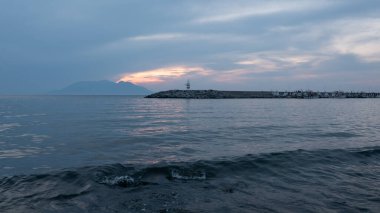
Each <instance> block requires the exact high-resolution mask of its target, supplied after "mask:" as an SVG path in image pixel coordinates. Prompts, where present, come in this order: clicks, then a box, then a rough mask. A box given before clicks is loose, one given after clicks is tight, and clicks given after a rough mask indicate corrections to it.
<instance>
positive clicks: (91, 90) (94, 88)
mask: <svg viewBox="0 0 380 213" xmlns="http://www.w3.org/2000/svg"><path fill="white" fill-rule="evenodd" d="M151 93H152V91H150V90H148V89H146V88H144V87H141V86H138V85H135V84H132V83H130V82H119V83H115V82H112V81H106V80H103V81H82V82H77V83H74V84H71V85H69V86H67V87H65V88H63V89H60V90H56V91H53V92H51V93H50V94H55V95H147V94H151Z"/></svg>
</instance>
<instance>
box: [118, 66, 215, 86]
mask: <svg viewBox="0 0 380 213" xmlns="http://www.w3.org/2000/svg"><path fill="white" fill-rule="evenodd" d="M209 74H210V70H207V69H205V68H202V67H189V66H171V67H163V68H158V69H152V70H146V71H139V72H132V73H125V74H123V75H121V77H119V80H117V82H121V81H128V82H132V83H135V84H155V83H161V82H164V81H169V80H174V79H178V78H181V77H186V76H191V75H203V76H206V75H209Z"/></svg>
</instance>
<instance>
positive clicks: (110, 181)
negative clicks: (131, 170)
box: [101, 175, 135, 185]
mask: <svg viewBox="0 0 380 213" xmlns="http://www.w3.org/2000/svg"><path fill="white" fill-rule="evenodd" d="M101 183H104V184H107V185H133V184H134V183H135V179H133V177H131V176H128V175H125V176H117V177H112V178H110V177H106V178H105V179H104V180H103V181H102V182H101Z"/></svg>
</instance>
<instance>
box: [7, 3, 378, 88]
mask: <svg viewBox="0 0 380 213" xmlns="http://www.w3.org/2000/svg"><path fill="white" fill-rule="evenodd" d="M379 8H380V1H378V0H366V1H362V0H319V1H315V0H284V1H277V0H234V1H230V0H228V1H227V0H208V1H204V0H107V1H104V0H65V1H55V0H34V1H33V2H31V1H28V0H0V94H39V93H44V92H49V91H52V90H56V89H60V88H62V87H65V86H67V85H69V84H71V83H74V82H78V81H95V80H111V81H115V82H119V81H130V82H133V83H136V84H139V85H142V86H145V87H146V88H148V89H150V90H153V91H160V90H168V89H184V88H185V83H186V81H187V80H188V79H189V80H190V82H191V86H192V89H219V90H298V89H303V90H306V89H311V90H320V91H326V90H328V91H333V90H348V91H380V9H379Z"/></svg>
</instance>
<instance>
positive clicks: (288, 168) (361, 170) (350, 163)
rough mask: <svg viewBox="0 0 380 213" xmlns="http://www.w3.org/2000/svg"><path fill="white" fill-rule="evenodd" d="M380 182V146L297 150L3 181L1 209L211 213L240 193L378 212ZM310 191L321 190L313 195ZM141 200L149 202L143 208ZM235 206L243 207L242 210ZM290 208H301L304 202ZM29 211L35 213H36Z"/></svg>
mask: <svg viewBox="0 0 380 213" xmlns="http://www.w3.org/2000/svg"><path fill="white" fill-rule="evenodd" d="M379 178H380V147H368V148H360V149H346V150H316V151H306V150H296V151H287V152H278V153H267V154H259V155H246V156H241V157H234V158H227V157H226V158H220V159H216V160H212V161H197V162H182V163H159V164H156V165H153V166H152V165H150V166H144V165H128V164H127V165H122V164H112V165H101V166H88V167H82V168H76V169H65V170H59V171H55V172H51V173H48V174H33V175H17V176H11V177H3V178H1V179H0V210H2V211H3V212H7V211H9V212H17V211H20V212H23V211H24V210H26V209H28V208H30V207H31V206H34V207H36V209H35V210H36V212H38V211H39V210H41V211H42V212H43V211H44V210H46V211H47V212H50V211H57V212H59V211H62V212H64V211H70V212H76V211H78V212H80V211H84V210H85V211H90V212H91V211H94V212H96V211H104V210H105V209H102V208H103V207H104V206H114V207H115V209H119V208H120V209H119V210H120V211H121V209H123V208H122V206H123V205H125V203H126V202H127V203H131V202H132V203H133V202H135V204H136V205H135V206H133V205H132V204H130V205H132V207H131V206H129V204H128V206H129V207H128V208H129V209H130V211H131V212H134V211H138V210H141V209H139V208H146V209H149V208H150V210H155V211H156V210H157V209H155V208H156V207H155V206H160V208H161V207H162V205H163V204H162V203H161V201H160V200H165V202H169V201H170V202H172V201H173V200H175V204H172V203H166V205H167V206H168V209H172V210H173V209H177V210H178V208H182V207H184V206H188V207H189V205H190V204H186V203H187V200H194V199H195V198H197V199H198V198H199V199H200V198H202V199H203V198H204V199H205V200H210V202H211V203H213V204H215V205H211V204H210V205H209V210H213V211H214V210H216V209H215V208H216V206H217V203H218V202H219V201H218V199H219V200H220V199H221V200H224V199H228V202H227V201H226V202H227V203H230V204H231V202H238V201H231V200H230V199H231V198H230V197H226V196H227V195H225V194H239V196H241V197H240V198H239V199H240V201H239V202H242V203H244V206H245V207H246V208H247V209H250V210H260V211H264V210H265V209H266V208H267V209H272V210H276V209H277V210H279V209H278V208H280V207H281V206H282V207H284V206H286V204H285V203H286V202H287V201H289V200H288V199H289V198H288V197H286V196H290V197H292V199H295V200H298V201H299V202H301V201H302V202H303V207H304V208H306V207H307V204H313V205H314V204H315V205H317V203H318V202H319V205H320V210H327V209H330V210H331V209H332V208H333V207H334V208H335V207H342V208H343V209H344V207H347V208H348V207H352V208H354V207H355V205H358V206H361V205H364V204H365V205H366V207H363V208H366V209H367V210H369V211H371V210H372V209H374V208H375V207H379V205H378V202H379V200H378V199H376V198H378V195H380V191H379V190H380V189H379V187H377V186H378V184H377V182H378V179H379ZM376 180H377V181H376ZM335 184H345V187H347V188H338V189H337V188H334V187H337V186H335ZM305 187H311V188H313V189H312V190H310V191H309V190H308V189H307V188H305ZM125 190H126V191H125ZM271 190H272V191H273V192H272V191H271ZM334 190H337V192H336V191H334ZM339 190H340V191H339ZM362 190H367V191H362ZM275 192H276V193H275ZM173 193H174V194H173ZM214 193H219V194H218V196H217V197H218V198H217V197H216V195H215V197H212V196H211V197H208V196H209V195H213V194H214ZM220 193H222V194H220ZM278 193H279V194H278ZM180 195H181V196H182V197H180ZM254 195H255V196H257V195H260V196H259V197H257V198H256V199H257V201H252V196H254ZM338 195H339V196H338ZM155 196H161V197H158V198H157V197H155ZM271 196H276V199H278V200H277V201H276V202H277V203H278V204H277V205H278V206H277V207H276V206H271V205H269V203H268V205H264V204H265V203H266V201H267V200H272V201H273V198H272V197H271ZM334 196H336V197H334ZM136 197H140V198H139V199H141V200H138V201H136V200H135V199H137V198H136ZM250 199H251V201H249V200H250ZM265 199H267V200H265ZM345 199H351V203H340V204H339V203H331V201H334V202H340V201H342V200H345ZM133 200H135V201H133ZM248 201H249V202H251V203H252V202H253V203H256V202H257V203H256V204H257V205H259V204H260V202H259V201H261V203H264V204H262V205H263V206H261V207H260V208H259V209H255V208H256V207H257V206H256V207H255V208H253V206H249V205H248V203H249V202H248ZM355 201H357V203H355ZM154 202H158V203H154ZM173 202H174V201H173ZM239 202H238V203H239ZM147 203H151V204H150V205H151V206H150V207H149V208H148V207H147V206H146V207H144V205H143V204H147ZM88 204H91V205H92V207H91V205H88ZM161 204H162V205H161ZM185 204H186V205H185ZM233 204H234V205H232V206H234V208H235V204H236V203H233ZM376 204H377V205H376ZM147 205H148V204H147ZM250 205H251V204H250ZM260 205H261V204H260ZM260 205H259V206H260ZM287 205H290V206H292V207H294V206H297V205H296V203H293V204H287ZM198 207H199V206H198ZM301 207H302V205H301V206H300V208H301ZM92 208H93V209H92ZM124 208H127V207H125V206H124ZM157 208H158V207H157ZM162 208H163V207H162ZM189 208H190V209H192V210H194V209H196V208H197V206H196V205H195V206H191V205H190V207H189ZM323 208H327V209H323ZM355 208H356V207H355ZM306 209H307V208H306ZM349 209H350V208H349ZM11 210H12V211H11ZM29 210H30V211H29V212H33V211H32V210H33V208H32V209H29ZM37 210H38V211H37ZM158 210H159V209H158ZM158 210H157V211H158ZM235 210H236V211H238V209H235ZM115 211H116V212H117V211H118V210H115ZM173 211H174V210H173ZM243 212H244V211H243Z"/></svg>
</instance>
